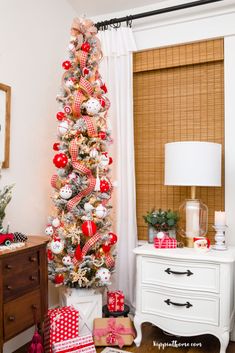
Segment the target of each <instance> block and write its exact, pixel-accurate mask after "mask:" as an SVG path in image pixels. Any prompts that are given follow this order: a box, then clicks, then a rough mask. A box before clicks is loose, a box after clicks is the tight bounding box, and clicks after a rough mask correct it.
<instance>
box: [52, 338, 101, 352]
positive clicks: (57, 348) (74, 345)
mask: <svg viewBox="0 0 235 353" xmlns="http://www.w3.org/2000/svg"><path fill="white" fill-rule="evenodd" d="M52 352H53V353H69V352H73V353H96V349H95V345H94V341H93V338H92V335H86V336H81V337H77V338H73V339H70V340H66V341H62V342H58V343H54V344H53V346H52Z"/></svg>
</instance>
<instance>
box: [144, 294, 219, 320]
mask: <svg viewBox="0 0 235 353" xmlns="http://www.w3.org/2000/svg"><path fill="white" fill-rule="evenodd" d="M141 303H142V305H141V306H142V307H141V312H142V313H144V314H151V315H159V316H163V317H166V318H171V319H176V320H182V321H187V322H198V323H205V324H210V325H215V326H218V323H219V298H218V297H217V296H209V295H205V296H202V295H195V294H194V293H193V292H183V291H171V290H169V289H167V288H165V289H163V288H157V287H152V288H151V287H143V288H142V292H141Z"/></svg>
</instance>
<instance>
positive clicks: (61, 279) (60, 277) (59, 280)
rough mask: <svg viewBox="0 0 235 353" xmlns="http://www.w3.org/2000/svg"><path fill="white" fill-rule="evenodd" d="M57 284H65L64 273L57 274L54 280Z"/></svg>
mask: <svg viewBox="0 0 235 353" xmlns="http://www.w3.org/2000/svg"><path fill="white" fill-rule="evenodd" d="M54 281H55V284H62V283H63V282H64V275H63V274H62V273H57V274H56V275H55V278H54Z"/></svg>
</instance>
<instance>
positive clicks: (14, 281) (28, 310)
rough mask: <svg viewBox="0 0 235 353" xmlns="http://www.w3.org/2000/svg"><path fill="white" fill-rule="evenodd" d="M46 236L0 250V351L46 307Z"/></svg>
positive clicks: (43, 313) (34, 237)
mask: <svg viewBox="0 0 235 353" xmlns="http://www.w3.org/2000/svg"><path fill="white" fill-rule="evenodd" d="M47 242H48V237H43V236H30V237H29V238H28V241H27V244H26V245H25V246H23V247H21V248H18V249H16V250H11V251H8V250H7V251H0V353H2V351H3V344H4V342H6V341H8V340H9V339H11V338H13V337H15V336H16V335H18V334H19V333H20V332H22V331H24V330H26V329H27V328H29V327H31V326H32V325H33V324H34V312H36V316H37V322H38V323H39V324H40V322H42V320H43V317H44V315H45V313H46V311H47V308H48V277H47V256H46V245H47Z"/></svg>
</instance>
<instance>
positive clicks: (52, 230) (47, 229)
mask: <svg viewBox="0 0 235 353" xmlns="http://www.w3.org/2000/svg"><path fill="white" fill-rule="evenodd" d="M53 233H54V229H53V227H52V226H47V227H46V229H45V234H46V235H49V236H52V234H53Z"/></svg>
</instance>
